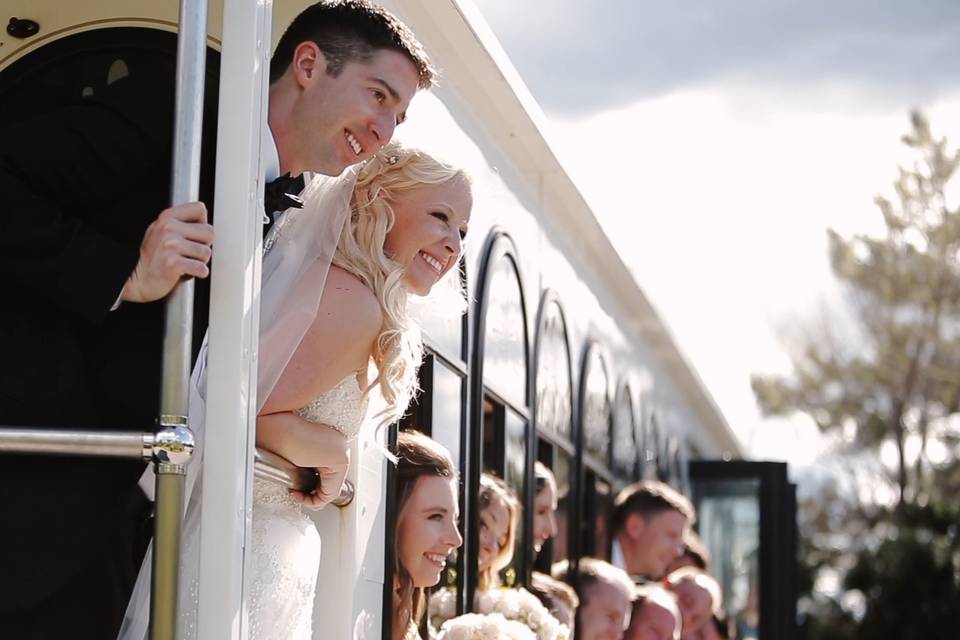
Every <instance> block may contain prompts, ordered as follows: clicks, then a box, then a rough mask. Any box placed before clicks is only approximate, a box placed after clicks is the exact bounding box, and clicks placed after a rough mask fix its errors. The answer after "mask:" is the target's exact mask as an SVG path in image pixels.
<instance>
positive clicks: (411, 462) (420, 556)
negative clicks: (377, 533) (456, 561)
mask: <svg viewBox="0 0 960 640" xmlns="http://www.w3.org/2000/svg"><path fill="white" fill-rule="evenodd" d="M397 458H399V461H398V462H397V495H396V500H397V525H396V530H395V531H394V549H395V553H394V566H393V575H394V578H393V638H392V640H420V634H419V632H418V631H417V628H418V626H419V624H420V619H421V618H422V617H423V612H424V609H425V608H426V607H425V605H426V596H425V594H424V589H426V588H428V587H432V586H434V585H436V584H437V583H438V582H440V575H441V574H442V573H443V569H444V567H445V566H446V560H447V556H448V555H449V554H450V552H451V551H452V550H453V549H456V548H458V547H459V546H460V545H461V544H463V538H462V537H461V536H460V531H459V529H458V528H457V521H458V519H459V516H460V514H459V507H458V505H459V500H458V491H457V470H456V468H455V467H454V465H453V460H452V459H451V457H450V452H449V451H447V450H446V449H445V448H444V447H443V446H442V445H441V444H439V443H438V442H436V441H435V440H432V439H431V438H428V437H427V436H425V435H423V434H422V433H419V432H417V431H401V432H400V434H399V436H398V438H397Z"/></svg>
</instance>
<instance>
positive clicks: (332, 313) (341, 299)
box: [318, 265, 383, 333]
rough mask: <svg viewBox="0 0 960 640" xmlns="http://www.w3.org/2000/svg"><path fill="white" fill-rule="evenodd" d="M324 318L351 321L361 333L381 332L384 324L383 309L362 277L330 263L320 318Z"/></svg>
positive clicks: (321, 301) (321, 302)
mask: <svg viewBox="0 0 960 640" xmlns="http://www.w3.org/2000/svg"><path fill="white" fill-rule="evenodd" d="M323 317H326V318H329V319H331V320H336V321H338V322H342V321H349V322H350V323H351V324H353V325H354V327H353V328H354V329H355V330H357V331H358V332H360V333H372V332H374V331H377V332H378V331H379V329H380V326H381V325H382V324H383V310H382V309H381V307H380V301H379V300H377V296H376V294H375V293H374V292H373V290H371V289H370V288H369V287H368V286H367V285H366V284H364V283H363V281H362V280H361V279H360V278H358V277H357V276H355V275H354V274H352V273H350V272H349V271H347V270H346V269H343V268H341V267H338V266H336V265H331V266H330V273H329V274H327V282H326V284H325V285H324V287H323V297H322V298H321V300H320V314H318V320H321V322H323V320H322V318H323ZM324 323H325V322H324Z"/></svg>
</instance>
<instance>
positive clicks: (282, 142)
mask: <svg viewBox="0 0 960 640" xmlns="http://www.w3.org/2000/svg"><path fill="white" fill-rule="evenodd" d="M167 44H168V45H169V47H168V48H167V49H166V50H165V51H164V52H163V53H156V52H154V53H150V52H148V53H146V54H142V55H141V56H140V57H139V58H134V56H131V57H130V59H129V60H128V62H129V75H128V77H126V78H123V79H120V80H116V81H114V82H112V83H111V84H108V85H107V86H105V87H102V88H98V89H97V92H96V93H95V94H94V95H93V96H88V97H85V98H83V99H81V100H78V101H76V102H74V103H73V104H70V105H68V106H65V107H58V108H57V109H56V110H49V111H47V112H44V113H35V114H34V115H33V116H32V117H31V118H30V119H24V120H22V121H20V122H16V123H15V124H14V125H12V126H9V127H8V128H6V129H3V130H0V223H2V227H0V231H2V233H0V274H2V276H3V277H2V278H0V299H2V300H3V304H2V305H0V425H16V426H31V427H35V428H42V427H51V428H55V427H61V428H62V427H70V428H87V429H115V430H138V429H145V428H149V426H150V425H152V424H154V423H155V419H156V415H157V410H158V407H159V389H160V348H161V344H160V343H161V332H162V326H163V322H162V318H163V300H162V299H163V297H164V296H165V295H166V294H167V293H169V291H170V290H171V289H172V288H173V286H174V285H175V284H176V282H178V281H179V279H180V278H181V277H183V276H194V277H198V278H204V277H205V276H206V275H207V273H208V270H207V262H208V261H209V259H210V255H211V244H212V240H213V233H212V227H211V226H210V225H209V224H208V215H207V213H208V211H207V208H208V207H207V206H205V204H204V203H206V205H209V204H211V203H212V196H213V174H214V171H213V169H214V166H213V164H214V163H213V154H214V150H215V147H216V145H215V131H216V128H215V119H216V87H217V82H216V78H215V77H213V76H214V75H215V73H216V72H215V71H213V72H209V67H208V82H207V85H208V90H207V99H206V113H205V118H204V120H205V127H204V150H203V161H202V169H201V187H200V199H201V202H197V203H189V204H183V205H178V206H175V207H168V208H165V207H166V204H167V202H168V197H169V195H168V194H169V181H170V176H169V167H170V163H171V140H172V127H173V123H172V105H173V69H174V61H173V57H172V56H173V52H174V51H175V43H174V42H172V41H171V42H169V43H167ZM141 53H142V52H141ZM432 74H433V70H432V68H431V66H430V63H429V61H428V59H427V58H426V56H425V54H424V53H423V51H422V48H421V47H420V44H419V43H418V42H417V41H416V39H415V38H414V36H413V34H412V33H410V31H409V30H408V29H407V28H406V27H405V26H404V25H403V24H402V23H400V22H399V21H398V20H397V19H396V18H394V17H393V16H392V15H390V14H388V13H387V12H386V11H384V10H383V9H381V8H379V7H377V6H374V5H371V4H369V3H368V2H366V1H365V0H344V1H341V2H323V3H318V4H316V5H313V6H311V7H308V8H307V9H306V10H304V12H303V13H301V14H300V15H299V16H298V17H297V18H296V19H295V20H294V21H293V23H292V24H291V25H290V27H289V29H288V30H287V32H286V33H285V34H284V36H283V38H282V39H281V41H280V43H279V45H278V47H277V50H276V53H275V55H274V57H273V59H272V61H271V73H270V81H271V85H270V94H269V115H268V122H269V129H270V132H271V134H272V135H270V136H268V137H266V138H267V139H265V141H264V145H263V148H264V151H263V153H264V154H265V165H266V171H267V178H268V180H269V179H271V178H275V177H277V176H278V175H281V174H285V173H290V174H292V175H293V176H297V175H299V174H300V173H302V172H303V171H315V172H320V173H326V174H330V175H337V174H339V173H340V172H341V171H342V170H343V169H344V168H345V167H347V166H349V165H351V164H354V163H357V162H360V161H362V160H364V159H366V158H368V157H370V156H371V155H372V154H374V153H375V152H376V151H377V150H378V149H379V148H380V147H381V146H382V145H384V144H386V142H388V141H389V140H390V138H391V137H392V135H393V131H394V128H395V127H396V125H397V124H398V123H399V122H401V121H402V120H403V118H404V116H405V112H406V109H407V106H408V104H409V103H410V100H411V99H412V97H413V95H414V94H415V93H416V91H417V90H418V89H421V88H426V87H429V86H430V84H431V82H432ZM105 77H106V74H105ZM78 94H79V92H78ZM5 126H6V125H5ZM237 188H243V187H242V185H238V186H237ZM207 300H208V288H207V286H206V284H205V281H204V280H198V282H197V293H196V309H195V313H194V317H195V319H196V320H195V325H196V326H195V332H194V351H195V352H196V350H197V348H198V347H199V345H200V338H201V337H202V335H203V331H204V330H205V327H206V320H207V309H206V307H207V304H206V303H207ZM142 470H143V465H142V464H141V463H133V462H117V461H110V460H104V459H80V458H57V459H55V458H47V457H42V456H3V457H2V458H0V505H2V509H3V517H2V521H0V638H17V639H18V640H20V639H23V640H29V639H34V638H36V639H46V638H62V637H69V638H91V639H94V638H96V639H111V640H112V639H113V638H114V637H115V635H116V631H117V629H118V627H119V622H120V620H121V618H122V616H123V611H124V608H125V606H126V602H127V599H128V596H129V590H130V588H131V586H132V582H133V580H134V579H135V577H136V573H137V570H138V569H139V565H140V560H141V553H142V552H140V553H138V551H137V550H136V549H135V544H134V541H135V539H136V529H137V524H138V523H139V522H141V521H142V517H143V512H144V509H145V503H144V499H143V496H142V495H141V494H140V492H139V489H138V488H137V486H136V481H137V479H138V477H139V475H140V473H141V471H142Z"/></svg>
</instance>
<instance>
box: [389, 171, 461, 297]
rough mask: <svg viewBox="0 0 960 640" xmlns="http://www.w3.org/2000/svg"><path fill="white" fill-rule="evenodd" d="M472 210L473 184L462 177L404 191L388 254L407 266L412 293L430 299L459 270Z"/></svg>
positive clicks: (406, 277)
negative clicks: (439, 282) (440, 282)
mask: <svg viewBox="0 0 960 640" xmlns="http://www.w3.org/2000/svg"><path fill="white" fill-rule="evenodd" d="M472 207H473V197H472V196H471V195H470V184H469V183H468V182H467V181H466V179H464V178H461V177H458V178H454V179H453V180H448V181H447V182H444V183H442V184H425V185H422V186H419V187H417V188H415V189H410V190H408V191H404V192H402V193H401V194H400V196H399V197H398V199H397V202H394V203H393V210H394V213H395V214H396V220H395V221H394V224H393V228H391V229H390V231H389V232H387V237H386V241H385V242H384V245H383V248H384V251H385V252H386V254H387V255H388V256H390V258H392V259H393V260H394V261H396V262H398V263H400V264H401V265H403V269H404V281H405V283H406V285H407V289H408V290H409V291H410V292H411V293H415V294H417V295H420V296H425V295H427V294H428V293H430V289H431V288H432V287H433V285H434V284H436V282H437V280H439V279H440V278H442V277H443V275H444V274H445V273H447V272H448V271H449V270H450V269H451V268H453V266H454V265H456V264H457V260H458V259H459V258H460V250H461V243H462V241H463V238H464V237H466V234H467V225H468V224H469V222H470V209H471V208H472Z"/></svg>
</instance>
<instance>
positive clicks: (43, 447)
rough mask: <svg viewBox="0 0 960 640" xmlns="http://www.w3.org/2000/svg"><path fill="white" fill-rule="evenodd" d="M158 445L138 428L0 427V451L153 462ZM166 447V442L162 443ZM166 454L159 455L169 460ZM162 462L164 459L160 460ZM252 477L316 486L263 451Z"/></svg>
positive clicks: (309, 476) (347, 497)
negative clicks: (137, 429)
mask: <svg viewBox="0 0 960 640" xmlns="http://www.w3.org/2000/svg"><path fill="white" fill-rule="evenodd" d="M159 445H160V443H159V442H158V439H157V435H156V434H154V433H150V432H146V433H141V432H139V431H86V430H82V429H53V430H51V429H37V428H29V427H0V454H31V455H58V456H80V457H99V458H125V459H128V460H145V461H153V460H154V455H155V454H156V449H157V447H158V446H159ZM166 446H167V447H169V446H170V445H169V443H167V445H166ZM170 455H171V454H170V453H164V454H163V457H164V458H166V459H169V456H170ZM164 461H166V460H164ZM254 476H255V477H257V478H259V479H261V480H266V481H268V482H273V483H275V484H279V485H282V486H284V487H288V488H291V489H297V490H298V491H306V492H309V491H312V490H313V489H315V488H316V486H317V478H318V476H317V473H316V471H314V470H313V469H305V468H303V467H298V466H296V465H294V464H293V463H291V462H290V461H288V460H287V459H286V458H283V457H281V456H278V455H277V454H275V453H273V452H271V451H267V450H266V449H256V450H255V452H254ZM354 494H355V490H354V486H353V483H352V482H350V481H349V480H347V481H345V482H344V484H343V487H342V488H341V490H340V495H338V496H337V497H336V498H334V500H333V501H332V502H331V503H330V504H332V505H334V506H337V507H340V508H343V507H346V506H347V505H349V504H350V503H351V502H353V497H354Z"/></svg>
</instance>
